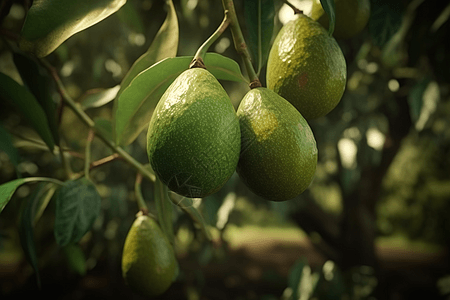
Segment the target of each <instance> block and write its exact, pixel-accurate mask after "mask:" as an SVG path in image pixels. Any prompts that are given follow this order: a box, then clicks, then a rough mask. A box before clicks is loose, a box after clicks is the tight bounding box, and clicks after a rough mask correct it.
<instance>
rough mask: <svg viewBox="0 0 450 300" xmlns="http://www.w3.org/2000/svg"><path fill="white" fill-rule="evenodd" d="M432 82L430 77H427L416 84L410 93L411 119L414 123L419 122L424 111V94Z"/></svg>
mask: <svg viewBox="0 0 450 300" xmlns="http://www.w3.org/2000/svg"><path fill="white" fill-rule="evenodd" d="M430 82H431V78H430V77H426V78H424V79H422V80H421V81H419V82H418V83H417V84H415V85H414V86H413V87H412V89H411V90H410V91H409V95H408V104H409V110H410V114H411V119H412V121H413V122H414V123H416V122H417V120H419V117H420V112H421V111H422V106H423V94H424V93H425V90H426V89H427V87H428V85H429V84H430Z"/></svg>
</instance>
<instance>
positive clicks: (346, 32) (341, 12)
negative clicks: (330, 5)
mask: <svg viewBox="0 0 450 300" xmlns="http://www.w3.org/2000/svg"><path fill="white" fill-rule="evenodd" d="M335 8H336V10H335V17H336V24H335V26H334V32H333V36H334V37H336V38H342V39H349V38H352V37H354V36H356V35H358V34H359V33H360V32H361V31H362V30H363V29H364V27H366V25H367V23H368V22H369V18H370V1H369V0H335ZM311 18H312V19H313V20H316V21H317V22H319V23H320V24H322V26H324V27H325V28H326V29H328V22H329V20H328V16H327V14H326V13H325V11H324V10H323V7H322V4H320V1H319V0H313V1H312V9H311Z"/></svg>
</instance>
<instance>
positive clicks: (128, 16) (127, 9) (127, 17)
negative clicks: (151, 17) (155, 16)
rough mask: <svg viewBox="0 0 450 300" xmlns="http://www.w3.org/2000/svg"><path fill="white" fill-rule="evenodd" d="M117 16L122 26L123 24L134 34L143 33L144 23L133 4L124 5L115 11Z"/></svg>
mask: <svg viewBox="0 0 450 300" xmlns="http://www.w3.org/2000/svg"><path fill="white" fill-rule="evenodd" d="M138 4H140V2H138ZM117 16H118V17H119V19H120V22H121V23H122V24H125V25H126V26H127V27H128V28H130V29H131V30H132V31H134V32H135V33H141V34H143V33H144V23H143V22H142V18H141V15H140V14H139V11H138V10H137V9H136V6H135V5H134V4H133V3H131V2H127V3H125V5H124V6H122V7H121V8H120V9H119V10H118V11H117Z"/></svg>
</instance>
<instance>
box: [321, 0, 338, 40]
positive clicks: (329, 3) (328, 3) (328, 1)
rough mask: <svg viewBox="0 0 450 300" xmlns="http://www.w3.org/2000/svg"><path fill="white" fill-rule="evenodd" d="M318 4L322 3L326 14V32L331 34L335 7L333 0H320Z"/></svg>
mask: <svg viewBox="0 0 450 300" xmlns="http://www.w3.org/2000/svg"><path fill="white" fill-rule="evenodd" d="M320 4H322V7H323V10H324V11H325V13H326V14H327V16H328V20H329V22H328V34H329V35H330V36H331V35H333V32H334V27H335V25H336V7H335V5H334V0H320Z"/></svg>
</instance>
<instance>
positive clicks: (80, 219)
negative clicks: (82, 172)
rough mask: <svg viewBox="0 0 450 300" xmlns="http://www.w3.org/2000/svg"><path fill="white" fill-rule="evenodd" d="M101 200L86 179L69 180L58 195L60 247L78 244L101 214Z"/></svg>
mask: <svg viewBox="0 0 450 300" xmlns="http://www.w3.org/2000/svg"><path fill="white" fill-rule="evenodd" d="M100 203H101V198H100V195H99V194H98V192H97V189H96V188H95V185H94V184H93V183H92V182H91V181H89V180H88V179H86V178H84V177H83V178H81V179H79V180H69V181H66V182H65V183H64V186H62V187H61V188H60V189H59V190H58V193H57V194H56V211H55V228H54V233H55V239H56V242H57V243H58V245H60V246H66V245H68V244H74V243H77V242H78V241H79V240H80V239H81V238H82V237H83V236H84V235H85V234H86V232H88V231H89V230H90V229H91V227H92V224H93V223H94V221H95V219H96V218H97V216H98V214H99V213H100Z"/></svg>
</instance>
